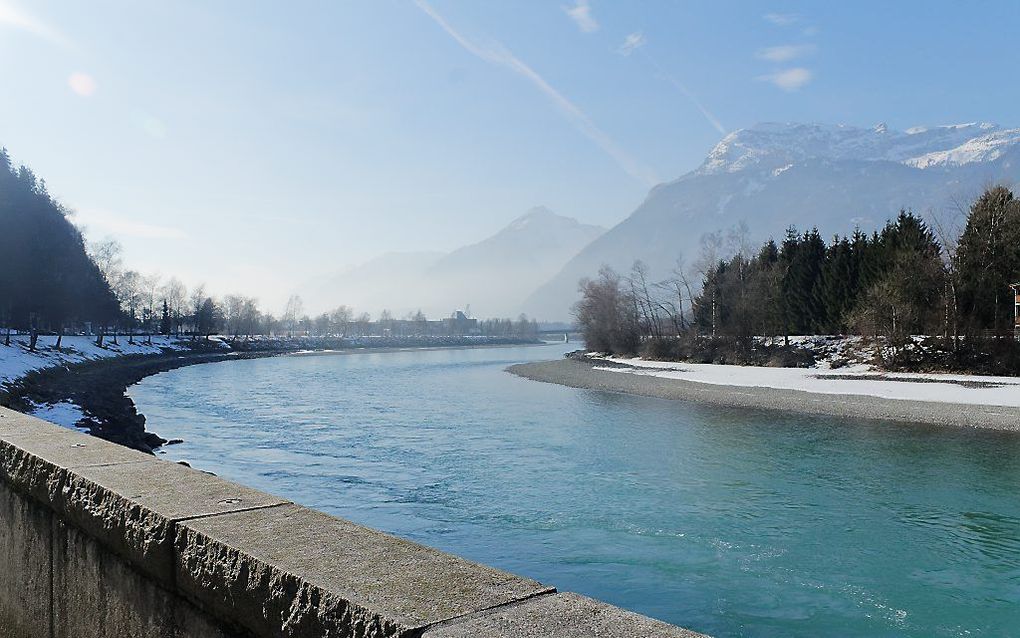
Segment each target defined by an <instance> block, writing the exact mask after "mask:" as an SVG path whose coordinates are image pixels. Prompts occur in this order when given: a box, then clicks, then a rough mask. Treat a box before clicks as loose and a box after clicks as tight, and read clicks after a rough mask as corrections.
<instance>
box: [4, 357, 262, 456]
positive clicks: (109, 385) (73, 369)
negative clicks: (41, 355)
mask: <svg viewBox="0 0 1020 638" xmlns="http://www.w3.org/2000/svg"><path fill="white" fill-rule="evenodd" d="M276 354H279V353H278V352H270V351H264V352H240V353H238V352H229V351H227V352H224V351H222V350H215V351H212V350H203V349H196V350H183V351H168V352H166V353H164V354H157V355H128V356H124V357H117V358H114V359H102V360H98V361H88V362H85V363H79V364H75V365H71V366H66V367H55V368H46V369H43V370H38V371H35V372H31V373H29V374H27V375H26V376H25V377H24V378H22V379H21V380H19V381H18V382H17V383H15V384H14V385H13V386H12V387H10V388H8V390H7V392H6V396H5V397H4V398H3V400H2V401H0V403H2V404H3V405H4V406H5V407H9V408H11V409H14V410H18V411H19V412H31V411H32V410H33V409H34V408H35V407H36V406H37V405H39V404H56V403H60V402H64V401H69V402H71V403H73V404H75V405H77V406H79V407H80V408H81V409H82V411H83V412H84V413H85V417H84V418H83V419H82V420H81V421H79V422H78V424H77V425H78V427H82V428H88V430H89V432H90V433H91V434H92V435H94V436H98V437H100V438H102V439H106V440H107V441H112V442H114V443H119V444H121V445H125V446H127V447H130V448H134V449H136V450H141V451H142V452H149V453H152V452H153V451H154V450H155V449H156V448H158V447H160V446H162V445H165V444H167V443H168V442H169V441H167V440H166V439H163V438H162V437H160V436H158V435H157V434H154V433H152V432H148V431H146V429H145V416H143V415H142V414H139V413H138V410H137V409H136V408H135V405H134V402H132V401H131V399H130V398H129V397H128V396H127V394H126V393H125V392H126V390H127V389H128V387H130V386H132V385H134V384H135V383H138V382H139V381H141V380H142V379H144V378H145V377H148V376H151V375H154V374H158V373H160V372H166V371H168V370H174V369H176V368H181V367H184V366H189V365H196V364H199V363H213V362H216V361H226V360H231V359H239V358H242V359H250V358H255V357H267V356H274V355H276Z"/></svg>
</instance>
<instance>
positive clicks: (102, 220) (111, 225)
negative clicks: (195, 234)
mask: <svg viewBox="0 0 1020 638" xmlns="http://www.w3.org/2000/svg"><path fill="white" fill-rule="evenodd" d="M75 219H76V221H78V222H79V224H81V225H84V226H86V227H88V228H98V229H100V230H101V231H102V232H103V233H104V234H109V235H115V236H118V237H138V238H142V239H185V238H186V237H187V236H188V235H187V233H185V232H184V231H183V230H181V229H180V228H173V227H171V226H160V225H158V224H147V223H145V222H140V221H136V220H134V219H131V218H129V217H125V216H123V215H118V214H116V213H111V212H109V211H105V210H88V211H78V212H77V213H76V214H75Z"/></svg>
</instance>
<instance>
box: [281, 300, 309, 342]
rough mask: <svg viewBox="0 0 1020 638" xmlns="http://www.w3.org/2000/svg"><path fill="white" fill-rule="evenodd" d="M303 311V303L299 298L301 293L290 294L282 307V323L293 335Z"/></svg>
mask: <svg viewBox="0 0 1020 638" xmlns="http://www.w3.org/2000/svg"><path fill="white" fill-rule="evenodd" d="M304 312H305V303H304V301H302V300H301V295H291V296H290V298H289V299H287V305H286V306H284V308H283V323H284V326H285V327H286V329H287V331H288V333H289V334H290V335H293V333H294V331H295V330H297V329H298V324H299V323H300V321H301V318H302V316H303V315H304Z"/></svg>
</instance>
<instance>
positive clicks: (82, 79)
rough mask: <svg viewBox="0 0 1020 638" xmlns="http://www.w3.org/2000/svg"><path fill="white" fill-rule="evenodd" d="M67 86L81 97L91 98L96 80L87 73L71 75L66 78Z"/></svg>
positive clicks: (94, 90)
mask: <svg viewBox="0 0 1020 638" xmlns="http://www.w3.org/2000/svg"><path fill="white" fill-rule="evenodd" d="M67 86H68V87H70V89H71V90H72V91H74V92H75V93H77V94H78V95H80V96H82V97H92V96H93V95H94V94H95V92H96V80H95V78H93V77H92V76H91V75H89V74H88V73H80V72H79V73H72V74H71V75H70V76H68V78H67Z"/></svg>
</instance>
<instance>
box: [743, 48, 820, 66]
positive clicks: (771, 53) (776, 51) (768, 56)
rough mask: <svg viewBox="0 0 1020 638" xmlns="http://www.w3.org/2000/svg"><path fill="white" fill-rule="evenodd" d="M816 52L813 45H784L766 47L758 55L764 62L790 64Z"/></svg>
mask: <svg viewBox="0 0 1020 638" xmlns="http://www.w3.org/2000/svg"><path fill="white" fill-rule="evenodd" d="M814 52H815V45H813V44H784V45H782V46H776V47H766V48H764V49H761V50H759V51H758V53H757V54H756V55H757V57H759V58H761V59H762V60H768V61H769V62H789V61H790V60H795V59H797V58H800V57H804V56H806V55H811V54H812V53H814Z"/></svg>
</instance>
